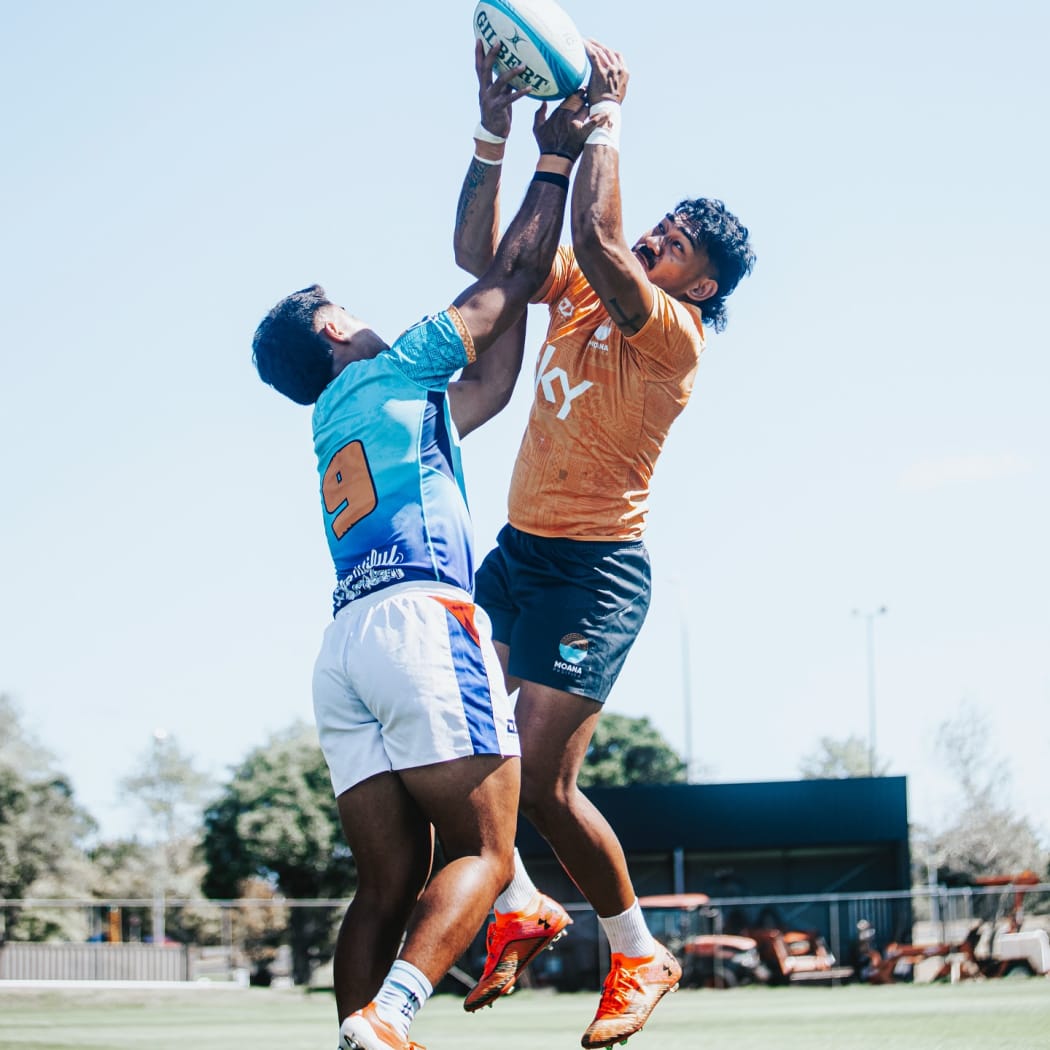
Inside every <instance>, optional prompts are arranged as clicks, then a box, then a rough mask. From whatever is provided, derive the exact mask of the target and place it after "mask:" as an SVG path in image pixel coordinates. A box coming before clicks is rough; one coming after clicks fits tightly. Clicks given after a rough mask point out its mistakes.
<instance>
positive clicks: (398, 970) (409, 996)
mask: <svg viewBox="0 0 1050 1050" xmlns="http://www.w3.org/2000/svg"><path fill="white" fill-rule="evenodd" d="M433 992H434V989H433V988H432V987H431V986H430V982H429V981H428V980H427V979H426V977H424V976H423V974H422V973H420V971H419V970H417V969H416V968H415V967H414V966H413V965H412V964H411V963H410V962H405V960H404V959H398V960H397V961H396V962H395V963H394V965H393V966H391V967H390V973H388V974H387V975H386V980H385V981H384V982H383V987H382V988H380V989H379V994H378V995H377V996H376V997H375V1000H374V1002H375V1006H376V1013H377V1014H379V1016H380V1017H381V1018H382V1019H383V1020H384V1021H386V1023H387V1024H389V1025H391V1026H392V1027H393V1028H394V1029H395V1030H396V1031H397V1032H399V1033H400V1035H401V1037H402V1038H403V1039H407V1038H408V1029H409V1026H410V1025H411V1024H412V1021H413V1020H414V1018H415V1016H416V1014H417V1013H418V1012H419V1010H420V1009H421V1008H422V1006H423V1004H424V1003H425V1002H426V1001H427V1000H428V999H429V998H430V996H431V995H432V994H433Z"/></svg>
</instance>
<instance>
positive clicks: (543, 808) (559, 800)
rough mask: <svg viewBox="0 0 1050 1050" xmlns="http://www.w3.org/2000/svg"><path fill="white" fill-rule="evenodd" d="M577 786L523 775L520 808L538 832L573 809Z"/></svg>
mask: <svg viewBox="0 0 1050 1050" xmlns="http://www.w3.org/2000/svg"><path fill="white" fill-rule="evenodd" d="M577 791H578V789H577V787H576V785H575V784H565V783H563V782H561V781H555V782H554V783H551V782H550V781H546V780H542V779H540V778H537V777H530V776H528V775H527V774H526V773H524V772H523V773H522V778H521V802H520V805H519V808H520V809H521V811H522V813H524V814H525V816H526V817H527V818H528V820H529V821H530V823H532V824H533V825H534V826H535V827H536V828H537V829H538V830H541V831H542V829H543V827H544V826H545V825H547V824H548V823H549V822H550V821H552V820H556V819H557V818H558V817H559V816H563V815H564V814H565V813H567V812H568V811H570V810H571V809H572V805H573V800H574V798H575V796H576V794H577Z"/></svg>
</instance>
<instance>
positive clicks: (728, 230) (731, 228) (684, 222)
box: [671, 197, 755, 332]
mask: <svg viewBox="0 0 1050 1050" xmlns="http://www.w3.org/2000/svg"><path fill="white" fill-rule="evenodd" d="M671 214H672V216H673V218H674V219H675V221H676V222H677V223H679V224H680V226H681V228H682V230H683V231H684V232H685V234H686V236H687V237H688V238H689V240H690V241H692V243H693V247H695V248H703V249H704V251H706V252H707V257H708V258H709V259H710V260H711V263H712V265H713V266H714V268H715V279H716V280H717V281H718V291H717V292H716V293H715V295H713V296H712V297H711V298H710V299H705V300H704V301H703V302H701V303H697V304H696V305H697V306H699V307H700V314H701V316H702V317H703V319H704V320H705V321H706V322H707V323H708V324H709V325H711V327H712V328H714V330H715V331H716V332H721V331H722V330H723V329H724V328H725V326H726V304H725V301H726V299H727V298H728V296H729V294H730V293H731V292H732V291H733V289H734V288H735V287H736V286H737V285H738V284H739V283H740V281H741V279H742V278H743V277H746V276H747V275H748V274H749V273H750V272H751V271H752V270H753V269H754V268H755V252H754V249H753V248H752V247H751V242H750V241H749V240H748V231H747V227H746V226H745V225H744V224H743V223H742V222H741V221H740V220H739V219H738V218H737V217H736V216H735V215H734V214H733V213H732V212H731V211H729V209H728V208H727V207H726V206H725V204H723V203H722V201H720V200H713V199H710V198H707V197H697V198H695V199H693V200H684V201H682V202H681V203H680V204H678V205H677V206H676V207H675V209H674V211H673V212H672V213H671Z"/></svg>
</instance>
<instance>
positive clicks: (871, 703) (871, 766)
mask: <svg viewBox="0 0 1050 1050" xmlns="http://www.w3.org/2000/svg"><path fill="white" fill-rule="evenodd" d="M886 611H887V610H886V606H885V605H880V606H879V607H878V608H877V609H872V610H871V611H869V612H861V611H860V609H854V610H853V615H854V616H862V617H863V618H864V624H865V628H866V634H867V648H868V776H869V777H873V776H875V617H876V616H885V615H886Z"/></svg>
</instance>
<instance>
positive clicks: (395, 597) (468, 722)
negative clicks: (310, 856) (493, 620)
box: [351, 585, 520, 772]
mask: <svg viewBox="0 0 1050 1050" xmlns="http://www.w3.org/2000/svg"><path fill="white" fill-rule="evenodd" d="M353 659H354V666H353V669H352V672H351V673H352V678H353V682H354V686H355V689H356V690H357V692H358V694H359V695H360V696H361V697H362V700H363V702H364V703H365V704H366V705H367V707H368V709H369V710H370V711H371V712H372V713H373V714H374V716H375V718H376V719H377V721H378V722H379V724H380V726H381V727H382V740H383V748H384V751H385V753H386V756H387V758H388V759H389V762H390V767H391V768H392V769H393V770H394V771H395V772H402V771H404V770H407V769H415V768H418V767H420V766H427V765H433V764H437V763H443V762H448V761H452V760H455V759H460V758H466V757H472V756H475V755H495V756H499V757H507V756H515V757H516V756H517V755H518V754H519V752H520V748H519V746H518V739H517V730H516V729H515V726H514V712H513V707H512V705H511V702H510V700H509V698H508V697H507V692H506V688H505V686H504V682H503V672H502V669H501V667H500V664H499V659H498V657H497V655H496V652H495V650H494V648H493V645H492V639H491V634H490V628H489V621H488V617H487V616H486V615H485V612H484V610H482V609H481V608H479V607H478V606H477V605H475V604H474V603H473V602H472V601H471V599H470V596H469V595H466V594H465V593H463V592H457V591H455V590H454V589H453V588H444V589H442V588H440V587H439V586H438V585H432V586H428V587H426V588H418V587H410V588H405V589H403V590H399V591H398V592H397V593H392V594H391V595H390V596H389V597H387V598H386V599H384V600H383V601H382V602H381V603H377V605H376V607H375V608H374V609H373V610H372V612H371V615H370V616H369V618H368V620H367V621H366V622H365V624H364V625H363V631H362V634H361V636H360V637H359V639H358V641H357V645H356V647H355V651H354V655H353Z"/></svg>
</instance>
